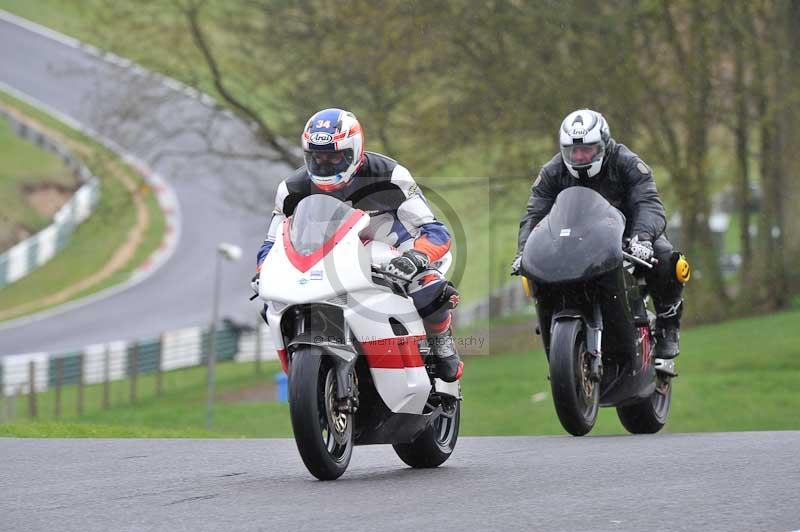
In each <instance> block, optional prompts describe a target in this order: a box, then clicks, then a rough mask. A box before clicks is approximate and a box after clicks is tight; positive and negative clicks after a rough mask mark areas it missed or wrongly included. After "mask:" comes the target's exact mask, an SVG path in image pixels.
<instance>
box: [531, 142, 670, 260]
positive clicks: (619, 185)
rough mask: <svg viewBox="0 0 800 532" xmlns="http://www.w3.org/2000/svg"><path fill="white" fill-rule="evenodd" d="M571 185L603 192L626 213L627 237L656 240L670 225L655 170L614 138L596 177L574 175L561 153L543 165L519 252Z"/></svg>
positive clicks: (534, 185) (534, 186) (534, 189)
mask: <svg viewBox="0 0 800 532" xmlns="http://www.w3.org/2000/svg"><path fill="white" fill-rule="evenodd" d="M569 187H588V188H591V189H592V190H594V191H596V192H599V193H600V194H602V195H603V197H605V198H606V199H607V200H608V201H609V203H611V204H612V205H613V206H614V207H616V208H617V209H619V210H620V211H622V213H623V214H624V215H625V219H626V220H627V223H626V227H625V234H626V235H627V236H633V235H640V236H639V238H640V239H643V238H646V239H647V240H650V241H651V242H654V241H655V240H656V239H657V238H658V237H659V236H661V235H662V234H663V233H664V230H665V229H666V227H667V218H666V214H665V213H664V205H663V204H662V203H661V198H660V197H659V196H658V190H657V189H656V184H655V181H653V173H652V171H651V170H650V168H649V167H648V166H647V165H646V164H644V162H643V161H642V160H641V159H640V158H639V156H638V155H636V154H635V153H633V152H632V151H631V150H629V149H628V147H627V146H625V145H624V144H617V143H616V142H615V141H614V140H613V139H611V140H609V144H608V148H607V150H606V160H605V161H603V168H602V169H601V170H600V173H598V174H597V175H596V176H594V177H591V178H588V179H578V178H576V177H572V174H570V173H569V171H568V170H567V167H566V166H565V165H564V161H563V160H562V158H561V154H560V153H559V154H558V155H556V156H555V157H553V158H552V159H551V160H550V161H549V162H548V163H547V164H545V165H544V166H543V167H542V169H541V170H540V171H539V177H537V178H536V181H534V183H533V187H531V197H530V199H529V200H528V207H527V210H526V212H525V215H524V216H523V217H522V220H521V221H520V223H519V239H518V240H517V249H518V251H520V252H522V249H523V248H524V247H525V242H526V241H527V240H528V235H530V234H531V231H532V230H533V228H534V227H536V224H538V223H539V222H540V221H541V220H542V218H544V217H545V216H546V215H547V213H549V212H550V208H551V207H552V206H553V203H554V202H555V200H556V196H558V193H559V192H561V191H562V190H564V189H565V188H569Z"/></svg>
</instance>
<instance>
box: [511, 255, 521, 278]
mask: <svg viewBox="0 0 800 532" xmlns="http://www.w3.org/2000/svg"><path fill="white" fill-rule="evenodd" d="M521 267H522V253H517V256H516V257H514V260H513V261H512V262H511V275H521V272H520V268H521Z"/></svg>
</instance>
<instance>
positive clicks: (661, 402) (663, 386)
mask: <svg viewBox="0 0 800 532" xmlns="http://www.w3.org/2000/svg"><path fill="white" fill-rule="evenodd" d="M656 379H658V380H657V384H656V390H655V391H654V392H653V393H652V394H651V395H650V397H648V398H647V399H645V400H643V401H641V402H639V403H634V404H632V405H628V406H618V407H617V416H618V417H619V420H620V422H621V423H622V426H623V427H625V429H626V430H627V431H628V432H630V433H631V434H655V433H656V432H658V431H660V430H661V429H662V428H663V427H664V425H665V424H666V423H667V416H668V415H669V407H670V404H671V403H672V382H671V379H669V378H668V377H667V378H664V377H661V376H658V375H657V376H656Z"/></svg>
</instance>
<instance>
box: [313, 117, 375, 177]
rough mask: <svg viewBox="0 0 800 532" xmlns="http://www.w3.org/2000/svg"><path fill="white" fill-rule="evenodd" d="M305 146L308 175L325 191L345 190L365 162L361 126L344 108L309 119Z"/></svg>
mask: <svg viewBox="0 0 800 532" xmlns="http://www.w3.org/2000/svg"><path fill="white" fill-rule="evenodd" d="M302 144H303V155H304V157H305V161H306V169H307V170H308V176H309V177H310V178H311V180H312V181H313V182H314V184H315V185H316V186H317V188H320V189H322V190H336V189H338V188H342V187H344V186H345V185H347V183H349V182H350V180H351V179H352V178H353V174H355V173H356V171H358V169H359V168H360V167H361V164H362V163H363V162H364V134H363V132H362V131H361V124H360V123H359V122H358V120H357V119H356V117H355V116H354V115H353V113H350V112H347V111H344V110H342V109H335V108H332V109H323V110H322V111H319V112H318V113H316V114H314V116H312V117H311V118H309V119H308V122H306V127H305V129H304V130H303V137H302Z"/></svg>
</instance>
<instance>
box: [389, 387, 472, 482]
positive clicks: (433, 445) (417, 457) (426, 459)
mask: <svg viewBox="0 0 800 532" xmlns="http://www.w3.org/2000/svg"><path fill="white" fill-rule="evenodd" d="M460 425H461V401H458V400H454V401H453V402H452V403H451V404H450V405H449V406H448V408H446V409H445V410H444V412H443V413H442V414H441V415H440V416H439V417H438V418H437V419H436V420H434V422H433V423H431V424H430V425H429V426H428V428H426V429H425V430H424V431H423V432H422V434H420V435H419V436H417V439H415V440H414V441H413V442H411V443H400V444H396V445H393V446H392V447H394V451H395V452H396V453H397V456H399V457H400V460H402V461H403V462H405V463H406V464H408V465H410V466H411V467H413V468H417V469H428V468H433V467H439V466H440V465H442V464H443V463H445V462H446V461H447V459H448V458H450V455H451V454H453V450H455V448H456V442H457V441H458V429H459V426H460Z"/></svg>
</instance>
